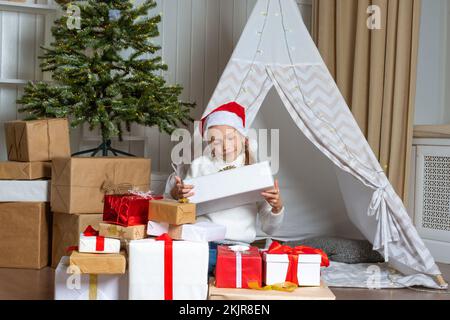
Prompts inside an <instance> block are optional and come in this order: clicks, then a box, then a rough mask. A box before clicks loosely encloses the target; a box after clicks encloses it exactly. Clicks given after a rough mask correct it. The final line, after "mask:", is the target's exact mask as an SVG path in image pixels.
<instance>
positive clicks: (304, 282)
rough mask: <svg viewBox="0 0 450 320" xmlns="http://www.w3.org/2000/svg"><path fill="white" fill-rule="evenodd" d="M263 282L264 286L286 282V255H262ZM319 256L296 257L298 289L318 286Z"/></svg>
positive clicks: (302, 255) (303, 255)
mask: <svg viewBox="0 0 450 320" xmlns="http://www.w3.org/2000/svg"><path fill="white" fill-rule="evenodd" d="M263 259H264V282H265V284H266V285H274V284H279V283H283V282H285V281H286V273H287V271H288V267H289V257H288V255H287V254H267V253H264V255H263ZM321 261H322V256H321V255H320V254H300V255H299V256H298V266H297V278H298V285H299V286H300V287H319V286H320V263H321Z"/></svg>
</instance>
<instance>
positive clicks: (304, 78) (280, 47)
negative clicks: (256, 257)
mask: <svg viewBox="0 0 450 320" xmlns="http://www.w3.org/2000/svg"><path fill="white" fill-rule="evenodd" d="M276 99H281V102H282V103H280V101H277V100H276ZM230 102H237V103H239V104H240V105H242V106H244V107H245V108H246V117H247V120H246V125H247V126H248V127H253V128H258V127H261V128H267V125H268V124H272V125H274V126H275V128H276V126H277V125H279V127H278V128H280V130H281V134H280V144H281V147H280V148H281V150H280V151H281V156H280V157H281V160H280V162H281V164H280V173H279V178H280V179H281V180H282V181H284V184H283V185H284V190H283V189H282V193H283V195H284V197H285V205H286V208H287V217H286V219H287V223H286V224H285V227H284V228H283V229H282V230H281V231H280V232H279V234H278V236H279V237H275V238H280V239H282V240H283V239H284V240H286V239H287V238H291V239H295V238H302V237H305V236H307V235H310V234H320V233H325V232H327V231H329V230H333V231H332V232H335V231H336V232H335V235H337V234H341V235H344V236H349V235H350V234H355V237H361V238H363V237H364V238H366V239H367V240H369V241H370V242H371V243H372V244H373V246H374V249H375V250H377V251H379V252H380V253H381V254H382V255H383V256H384V258H385V260H386V261H388V262H389V263H390V265H391V266H393V267H394V268H396V269H397V270H399V271H400V272H402V273H403V274H406V275H414V274H422V275H423V274H426V275H430V276H438V275H440V271H439V268H438V267H437V265H436V264H435V261H434V259H433V257H432V256H431V254H430V252H429V250H428V249H427V248H426V246H425V245H424V243H423V241H422V240H421V238H420V237H419V235H418V233H417V231H416V230H415V228H414V226H413V224H412V222H411V219H410V218H409V216H408V214H407V212H406V209H405V207H404V205H403V203H402V200H401V199H400V198H399V197H398V195H397V194H396V193H395V191H394V189H393V187H392V186H391V184H390V183H389V180H388V178H387V177H386V175H385V173H384V171H383V169H382V168H381V166H380V164H379V162H378V160H377V158H376V157H375V155H374V153H373V152H372V150H371V148H370V146H369V144H368V142H367V141H366V139H365V137H364V135H363V134H362V132H361V130H360V129H359V127H358V125H357V123H356V121H355V119H354V117H353V115H352V113H351V112H350V110H349V108H348V106H347V105H346V102H345V100H344V99H343V97H342V95H341V94H340V92H339V89H338V88H337V86H336V83H335V82H334V80H333V78H332V77H331V75H330V73H329V71H328V69H327V67H326V65H325V64H324V62H323V60H322V58H321V56H320V54H319V52H318V50H317V48H316V46H315V44H314V42H313V41H312V39H311V37H310V34H309V32H308V30H307V28H306V27H305V25H304V23H303V20H302V17H301V14H300V11H299V8H298V7H297V4H296V3H295V1H294V0H258V2H257V3H256V5H255V8H254V9H253V12H252V14H251V16H250V18H249V20H248V22H247V25H246V27H245V29H244V31H243V34H242V36H241V38H240V40H239V43H238V44H237V47H236V48H235V50H234V52H233V55H232V57H231V60H230V61H229V63H228V65H227V67H226V68H225V71H224V73H223V75H222V77H221V79H220V81H219V83H218V86H217V88H216V90H215V92H214V94H213V96H212V98H211V100H210V102H209V104H208V105H207V108H206V110H205V112H204V116H207V115H208V114H210V112H211V111H213V110H214V109H216V108H217V107H219V106H221V105H224V104H227V103H230ZM263 105H264V107H263V108H262V106H263ZM280 105H284V107H285V109H286V110H287V112H286V113H285V114H283V112H281V110H280V108H279V106H280ZM282 109H284V108H282ZM260 111H261V112H260ZM261 114H262V115H263V116H262V118H261ZM287 114H288V115H290V120H289V119H284V120H282V121H283V122H281V119H283V117H286V115H287ZM292 120H293V121H292ZM298 129H300V130H298ZM283 150H284V151H283ZM283 159H285V160H284V162H283ZM286 159H287V160H286ZM335 169H336V170H335ZM283 170H285V171H283ZM286 170H287V171H286ZM305 178H307V179H308V181H307V182H308V183H307V184H305V183H304V181H305ZM283 179H284V180H283ZM302 183H303V184H302ZM311 188H313V189H314V188H315V190H314V192H311ZM332 191H334V193H333V194H332ZM332 224H335V226H334V227H333V226H332Z"/></svg>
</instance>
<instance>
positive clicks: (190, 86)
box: [0, 0, 312, 172]
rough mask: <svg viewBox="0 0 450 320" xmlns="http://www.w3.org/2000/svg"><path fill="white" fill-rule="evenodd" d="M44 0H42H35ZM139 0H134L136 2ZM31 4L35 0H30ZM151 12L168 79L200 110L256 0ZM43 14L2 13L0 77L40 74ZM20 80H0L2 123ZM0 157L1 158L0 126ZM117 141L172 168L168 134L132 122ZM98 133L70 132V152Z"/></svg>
mask: <svg viewBox="0 0 450 320" xmlns="http://www.w3.org/2000/svg"><path fill="white" fill-rule="evenodd" d="M39 1H40V3H46V1H45V0H39ZM139 1H140V0H138V1H137V2H139ZM28 2H29V3H34V1H32V0H28ZM298 2H299V5H300V8H301V10H302V13H303V15H304V19H305V22H306V24H307V25H308V26H310V25H311V11H312V8H311V0H298ZM157 3H158V7H157V8H156V10H155V12H161V13H162V14H163V19H162V23H161V26H160V33H161V36H160V37H159V39H158V40H157V41H156V42H158V43H160V44H161V45H162V47H163V49H162V56H163V59H164V61H165V62H166V63H167V64H168V66H169V70H168V72H167V74H166V78H167V80H168V81H169V82H171V83H174V82H176V83H179V84H181V85H182V86H183V87H184V91H183V95H182V98H183V99H185V100H190V101H195V102H196V103H197V108H196V110H195V111H194V112H193V116H194V117H196V118H198V117H199V116H200V115H201V113H202V111H203V110H204V108H205V106H206V104H207V102H208V100H209V98H210V96H211V94H212V92H213V90H214V88H215V86H216V84H217V82H218V79H219V77H220V75H221V73H222V71H223V69H224V68H225V65H226V63H227V62H228V60H229V57H230V56H231V53H232V51H233V48H234V46H235V44H236V43H237V41H238V40H239V36H240V34H241V32H242V30H243V28H244V26H245V23H246V20H247V18H248V16H249V15H250V13H251V10H252V8H253V6H254V4H255V3H256V0H157ZM43 19H44V18H43V17H42V16H37V15H25V14H18V13H9V12H0V26H1V30H0V46H1V47H0V66H1V67H0V78H11V79H24V80H36V79H41V77H42V75H41V74H40V71H39V68H38V63H37V62H36V59H35V57H36V56H37V51H38V47H39V44H42V43H43V42H44V37H45V32H44V31H45V30H44V29H45V26H44V25H43ZM21 87H22V86H21V85H19V86H17V85H10V84H9V85H5V84H1V83H0V123H2V122H4V121H7V120H12V119H16V118H19V117H20V115H19V114H18V113H17V107H16V104H15V100H16V98H17V96H18V92H19V93H20V90H21ZM0 132H1V133H0V158H2V159H4V158H5V157H6V156H5V146H4V141H3V140H4V137H3V128H2V126H1V125H0ZM126 139H127V141H124V142H122V143H118V142H115V146H116V147H119V148H121V149H123V150H125V151H130V152H133V153H135V154H137V155H146V156H150V157H151V158H152V161H153V164H152V166H153V169H154V170H155V171H163V172H164V171H170V139H169V137H168V136H167V135H165V134H160V133H159V132H158V130H157V129H156V128H141V127H137V126H136V127H133V128H132V133H131V136H129V137H127V138H126ZM98 142H99V141H98V132H89V131H88V130H86V129H83V130H74V131H73V132H72V148H73V151H78V150H79V149H86V148H89V147H93V146H96V145H97V144H98Z"/></svg>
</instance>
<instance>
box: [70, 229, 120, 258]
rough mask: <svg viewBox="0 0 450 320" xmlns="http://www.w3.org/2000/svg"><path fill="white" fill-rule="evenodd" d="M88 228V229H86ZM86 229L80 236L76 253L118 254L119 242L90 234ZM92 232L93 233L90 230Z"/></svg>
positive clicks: (96, 234)
mask: <svg viewBox="0 0 450 320" xmlns="http://www.w3.org/2000/svg"><path fill="white" fill-rule="evenodd" d="M88 228H89V227H88ZM87 230H88V229H86V230H85V231H84V232H83V233H81V234H80V241H79V244H78V251H79V252H80V253H104V254H106V253H119V252H120V240H119V239H112V238H105V237H102V236H99V235H98V232H95V233H91V232H88V231H87ZM92 230H93V231H95V230H94V229H93V228H92Z"/></svg>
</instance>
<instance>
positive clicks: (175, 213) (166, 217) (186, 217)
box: [148, 199, 196, 225]
mask: <svg viewBox="0 0 450 320" xmlns="http://www.w3.org/2000/svg"><path fill="white" fill-rule="evenodd" d="M148 220H150V221H155V222H166V223H168V224H174V225H181V224H186V223H195V220H196V206H195V204H193V203H180V202H178V201H175V200H168V199H165V200H152V201H150V204H149V207H148Z"/></svg>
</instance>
